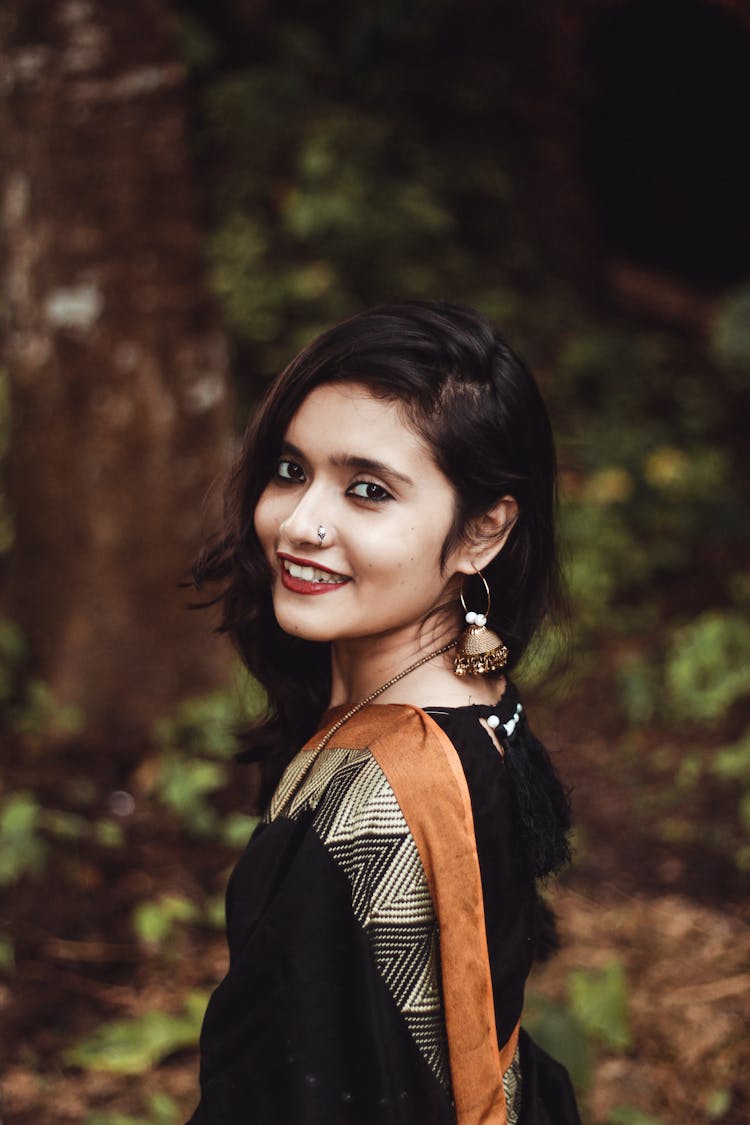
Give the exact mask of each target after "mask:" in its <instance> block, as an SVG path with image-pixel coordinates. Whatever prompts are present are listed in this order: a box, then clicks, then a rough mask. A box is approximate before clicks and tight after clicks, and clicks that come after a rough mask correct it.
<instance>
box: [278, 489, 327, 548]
mask: <svg viewBox="0 0 750 1125" xmlns="http://www.w3.org/2000/svg"><path fill="white" fill-rule="evenodd" d="M323 508H324V505H323V502H322V498H321V497H320V494H319V493H318V492H317V490H313V489H308V490H307V492H305V494H304V496H301V497H300V498H299V500H298V501H297V503H296V505H295V506H294V508H293V509H292V511H291V512H290V513H289V515H288V516H287V517H286V519H284V520H282V523H281V527H280V531H281V533H282V535H284V536H285V537H286V538H287V539H288V540H289V542H290V543H299V544H303V543H304V544H310V543H311V544H314V545H315V546H316V547H328V546H330V544H331V543H332V541H333V535H332V533H331V529H332V521H331V519H330V517H326V516H325V513H324V510H323Z"/></svg>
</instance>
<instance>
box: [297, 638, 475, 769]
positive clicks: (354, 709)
mask: <svg viewBox="0 0 750 1125" xmlns="http://www.w3.org/2000/svg"><path fill="white" fill-rule="evenodd" d="M455 647H456V642H455V641H451V643H450V644H448V645H443V647H442V648H436V649H435V651H434V652H428V653H427V655H426V656H420V658H419V660H415V661H414V663H413V664H410V665H409V667H408V668H404V669H403V671H401V672H398V673H397V674H396V675H395V676H391V678H390V680H386V682H385V683H384V684H381V685H380V687H379V688H375V691H371V692H370V694H369V695H368V696H366V697H365V698H364V699H362V700H360V702H359V703H355V705H354V707H352V708H351V709H350V710H349V711H347V712H346V714H345V715H342V716H341V718H340V719H337V720H336V722H335V723H334V724H333V726H332V727H331V728H330V730H327V731H326V733H325V734H324V735H323V737H322V738H321V740H320V742H319V743H318V745H317V746H316V747H315V749H316V751H317V750H322V749H323V747H324V746H326V745H327V743H328V742H329V740H330V739H331V738H333V736H334V734H336V731H339V730H341V728H342V727H343V725H344V723H348V722H349V720H350V719H351V717H352V715H356V714H357V712H358V711H361V710H362V708H363V707H366V706H367V704H368V703H372V701H373V699H376V698H377V697H378V696H379V695H382V694H383V692H384V691H387V690H388V688H389V687H393V685H394V684H396V683H398V681H399V680H403V678H404V676H408V675H409V673H410V672H413V671H414V670H415V669H416V668H421V667H422V665H423V664H426V663H427V661H428V660H434V658H435V657H436V656H441V655H442V653H444V652H448V651H449V650H450V649H452V648H455Z"/></svg>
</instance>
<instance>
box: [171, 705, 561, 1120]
mask: <svg viewBox="0 0 750 1125" xmlns="http://www.w3.org/2000/svg"><path fill="white" fill-rule="evenodd" d="M368 714H369V716H370V722H369V725H367V723H368V719H367V716H368ZM491 715H496V716H497V725H496V729H495V734H496V736H497V737H498V739H499V741H500V743H501V745H502V747H503V753H502V754H500V753H498V750H497V746H496V745H495V742H494V741H493V739H492V738H491V737H490V736H489V735H488V734H487V731H486V730H485V728H484V727H483V725H482V724H481V722H480V719H481V718H485V719H486V718H488V717H489V716H491ZM333 717H335V714H334V716H333ZM324 718H325V719H326V720H327V723H328V725H329V726H330V725H331V722H332V721H333V719H332V718H331V716H330V715H328V716H324ZM492 722H493V724H494V723H495V720H492ZM373 724H374V725H373ZM438 728H439V730H440V732H442V735H441V734H440V733H439V732H438V733H436V732H437V731H438ZM323 729H325V724H324V725H323ZM444 735H447V739H446V738H444V737H443V736H444ZM420 738H421V739H422V741H421V742H420V745H419V747H415V743H416V742H418V741H419V739H420ZM384 743H388V744H389V745H390V747H391V757H390V759H389V758H387V757H385V756H384V755H383V753H382V752H381V748H382V745H383V744H384ZM438 743H442V748H443V749H444V750H445V749H446V748H447V751H448V754H449V756H453V757H456V756H457V763H460V768H457V769H454V774H455V773H457V774H460V775H461V776H455V777H454V778H453V779H452V780H449V781H446V780H445V779H446V778H448V779H450V767H451V762H448V765H447V767H446V766H445V761H444V760H440V761H439V760H438V758H436V757H435V754H437V753H439V746H438ZM314 747H315V740H312V741H311V743H310V744H308V747H307V748H305V749H303V750H302V751H301V752H300V753H299V754H298V755H297V756H296V757H295V758H294V760H293V761H292V763H291V764H290V766H289V767H288V769H287V771H286V772H285V774H284V776H283V778H282V780H281V782H280V783H279V786H278V788H277V789H276V792H275V794H274V797H273V800H272V802H271V806H270V808H269V810H268V812H267V814H266V816H265V818H264V820H263V822H262V823H261V824H260V825H259V826H258V828H257V829H256V831H255V833H254V834H253V837H252V839H251V840H250V843H249V844H248V847H247V849H246V851H245V853H244V854H243V856H242V857H241V859H240V861H239V862H238V864H237V866H236V868H235V870H234V872H233V874H232V877H231V880H230V884H229V889H228V894H227V934H228V941H229V949H230V968H229V972H228V973H227V976H226V977H225V979H224V980H223V982H222V983H221V984H220V985H219V987H218V988H217V989H216V991H215V993H214V995H213V996H212V998H211V1001H210V1004H209V1007H208V1010H207V1013H206V1018H205V1021H204V1026H203V1032H202V1035H201V1101H200V1104H199V1106H198V1108H197V1109H196V1111H195V1113H194V1115H193V1117H192V1118H191V1120H190V1123H189V1125H220V1123H221V1125H240V1123H242V1125H371V1123H372V1125H376V1123H377V1125H432V1123H434V1125H454V1123H456V1122H458V1125H474V1123H477V1125H479V1123H480V1122H481V1123H484V1125H490V1123H492V1125H504V1123H505V1122H506V1121H507V1122H508V1125H578V1122H579V1118H578V1113H577V1110H576V1106H575V1099H574V1095H573V1092H572V1088H571V1086H570V1082H569V1079H568V1076H567V1073H566V1072H565V1070H564V1069H563V1068H562V1067H561V1066H560V1065H559V1064H558V1063H556V1062H555V1061H554V1060H552V1059H551V1058H550V1057H549V1056H548V1055H546V1054H545V1052H543V1051H542V1050H541V1049H540V1048H539V1047H538V1046H537V1045H536V1044H534V1043H533V1041H532V1040H531V1039H530V1038H529V1037H528V1036H527V1035H526V1034H525V1033H524V1032H523V1031H522V1030H521V1031H520V1033H519V1030H518V1023H519V1020H520V1016H521V1010H522V1007H523V993H524V984H525V980H526V977H527V975H528V972H529V969H530V967H531V964H532V962H533V960H534V958H535V956H537V955H539V954H540V953H541V954H544V952H545V950H546V947H547V946H548V945H549V943H550V928H549V924H548V923H549V919H548V916H546V915H545V912H544V909H543V908H542V906H541V904H540V901H539V898H538V896H537V892H536V885H535V876H536V875H539V874H543V873H546V872H547V871H549V870H551V869H553V868H554V867H556V866H559V864H560V863H561V862H562V861H563V860H564V859H565V857H566V855H567V845H566V831H567V827H568V823H567V802H566V799H565V795H564V793H563V791H562V789H561V787H560V784H559V782H558V781H557V779H556V777H555V775H554V772H553V771H552V767H551V765H550V764H549V761H548V759H547V756H546V754H545V752H544V751H543V749H542V748H541V746H540V745H539V743H538V742H536V740H535V739H534V738H533V735H531V732H530V731H529V729H528V726H527V724H526V719H525V714H524V712H523V708H522V707H521V704H520V702H519V700H518V696H517V694H516V692H515V689H514V688H513V686H512V685H511V684H508V686H507V688H506V691H505V693H504V695H503V698H502V699H501V701H500V702H499V703H498V705H497V706H496V707H459V708H446V709H440V708H426V709H425V710H424V711H419V710H418V709H415V708H406V707H394V706H390V707H389V706H387V705H386V706H384V705H377V704H375V705H370V707H368V708H366V709H365V711H364V712H362V713H360V715H359V716H356V717H355V719H353V720H350V722H349V723H347V724H345V726H344V727H343V728H342V729H341V730H340V731H339V732H338V734H337V735H336V738H335V740H332V741H331V742H330V743H329V744H328V745H327V746H326V747H325V749H323V750H322V751H319V752H318V751H316V750H315V749H314ZM394 751H395V754H394V753H393V752H394ZM408 753H412V754H414V753H416V754H417V756H416V757H412V759H411V760H412V761H416V762H417V763H419V764H418V766H417V767H416V769H412V775H411V777H410V779H409V780H410V788H411V795H409V794H408V793H406V791H402V789H401V787H400V783H399V782H398V779H397V775H394V774H393V773H392V772H391V770H390V767H389V766H388V764H387V763H388V762H389V761H390V762H393V761H399V762H402V763H403V762H404V761H407V754H408ZM399 768H401V767H399ZM441 770H442V771H443V772H442V773H441ZM441 778H442V779H443V780H441ZM454 782H455V785H454ZM456 786H458V789H460V788H461V787H462V786H463V788H464V791H465V793H466V795H467V800H466V806H467V809H468V817H469V819H468V823H469V824H470V826H471V828H470V832H469V833H467V832H465V831H464V832H463V834H462V832H461V831H460V830H458V831H456V830H454V829H453V828H452V827H451V825H452V824H453V818H452V813H453V811H454V810H455V807H456V804H457V800H458V798H457V797H456V795H455V794H456V792H458V789H456ZM448 788H450V789H451V791H450V793H448V794H447V796H446V790H447V789H448ZM409 802H411V803H409ZM415 802H416V803H415ZM441 802H442V803H441ZM420 806H421V807H420ZM440 809H442V810H444V811H445V812H446V813H447V815H445V816H443V814H442V813H441V812H440V811H439V810H440ZM436 810H437V811H436ZM421 821H424V822H425V823H426V825H427V828H426V829H424V825H421V824H420V822H421ZM465 823H466V822H465ZM466 835H471V836H472V839H471V840H470V841H469V843H470V848H469V851H471V852H472V853H473V856H474V862H475V864H477V863H478V878H477V884H478V886H479V895H480V899H479V902H480V917H482V918H483V923H484V925H483V927H482V929H483V932H481V933H472V934H471V938H470V940H469V941H467V940H466V939H465V936H464V938H461V933H463V934H464V935H465V934H466V932H467V931H466V929H464V930H463V931H461V932H460V933H459V932H458V930H457V927H460V925H461V924H468V923H466V919H463V920H462V919H461V918H458V917H454V916H456V915H459V914H461V913H462V907H463V898H464V894H463V890H462V887H461V885H460V883H459V884H457V883H456V878H457V877H458V878H460V874H459V876H456V875H455V873H451V872H452V870H453V868H452V862H453V860H452V857H453V852H454V851H456V852H457V851H459V850H461V849H462V847H463V844H464V843H465V841H464V840H463V838H462V837H463V836H466ZM452 841H453V843H452ZM454 843H455V844H456V846H455V847H454V846H453V845H454ZM451 849H453V850H451ZM428 853H429V854H428ZM457 862H458V863H459V868H457V869H456V870H457V871H469V874H470V868H468V867H465V866H464V867H463V868H461V867H460V864H461V863H466V862H468V863H469V864H470V863H471V855H469V856H468V858H467V857H466V856H464V857H463V858H462V857H459V858H458V860H457ZM449 868H450V871H449ZM450 879H453V883H452V884H451V886H448V882H449V880H450ZM466 887H467V889H466V897H467V899H468V898H470V891H469V880H468V879H467V883H466ZM457 888H458V893H457ZM451 895H452V896H453V897H452V898H451V897H450V896H451ZM462 942H463V944H462ZM485 942H486V947H485V944H484V943H485ZM474 945H476V946H477V948H479V947H480V946H481V957H483V958H484V963H485V964H488V971H487V979H488V981H490V980H491V993H489V995H490V1000H489V1009H490V1011H489V1018H488V1021H487V1028H488V1033H487V1036H486V1037H485V1038H489V1037H492V1038H493V1044H492V1049H493V1051H494V1057H493V1059H492V1060H490V1062H489V1064H488V1063H487V1059H486V1058H482V1059H479V1061H477V1050H476V1049H475V1048H476V1043H474V1045H472V1044H471V1043H469V1042H468V1040H469V1038H470V1036H471V1034H472V1033H473V1032H472V1029H471V1028H469V1027H468V1023H471V1022H472V1021H473V1020H474V1011H473V1007H472V1003H473V1002H472V1001H470V1000H468V999H467V1003H468V1004H469V1007H468V1008H466V1007H465V1008H464V1009H463V1014H462V1010H461V1009H460V1005H461V1002H462V995H461V994H462V978H461V973H462V972H463V971H464V967H463V962H464V958H465V959H466V966H465V972H466V991H467V997H470V996H472V995H473V993H472V992H471V989H472V987H473V985H472V980H473V978H471V979H470V977H471V974H472V973H473V972H474V966H475V965H476V964H477V963H478V960H477V958H476V957H474V950H473V949H470V948H469V947H470V946H474ZM481 957H480V958H479V960H481ZM456 998H457V999H456ZM464 999H466V998H464ZM467 1012H468V1016H467ZM493 1017H494V1020H493ZM465 1025H466V1026H465ZM477 1026H479V1027H480V1029H481V1027H482V1026H483V1025H481V1023H480V1024H479V1025H477ZM473 1034H474V1035H475V1039H476V1034H475V1032H474V1033H473ZM494 1037H496V1039H495V1038H494ZM485 1046H487V1047H488V1048H489V1046H490V1044H489V1043H486V1044H482V1045H481V1051H480V1052H479V1053H480V1054H481V1053H482V1051H484V1048H485ZM498 1052H499V1054H498ZM484 1054H485V1055H486V1051H484ZM498 1058H499V1060H500V1068H499V1069H498V1070H496V1071H494V1072H492V1073H496V1074H497V1076H498V1077H497V1081H495V1089H494V1090H493V1089H490V1091H489V1101H488V1100H487V1096H486V1094H485V1095H481V1096H480V1095H479V1094H478V1095H477V1099H474V1098H473V1085H472V1083H473V1081H474V1078H473V1076H474V1075H475V1074H476V1075H481V1076H482V1077H481V1078H477V1080H476V1084H477V1086H481V1083H482V1082H483V1081H485V1079H486V1076H487V1074H488V1071H487V1065H490V1066H494V1065H495V1064H496V1063H497V1060H498ZM475 1065H476V1066H478V1067H479V1070H476V1069H472V1068H473V1067H475ZM492 1073H490V1078H489V1080H490V1085H492V1082H493V1078H492ZM482 1096H484V1101H482V1100H481V1097H482Z"/></svg>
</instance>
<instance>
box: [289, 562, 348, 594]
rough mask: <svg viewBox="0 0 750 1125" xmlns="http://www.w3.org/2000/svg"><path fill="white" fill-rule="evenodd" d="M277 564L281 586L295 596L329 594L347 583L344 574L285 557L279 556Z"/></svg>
mask: <svg viewBox="0 0 750 1125" xmlns="http://www.w3.org/2000/svg"><path fill="white" fill-rule="evenodd" d="M279 562H280V563H281V568H280V574H281V584H282V586H284V587H285V588H286V589H287V590H292V591H293V592H294V593H295V594H330V593H331V592H332V591H333V590H340V589H341V587H342V586H345V585H346V584H347V582H349V578H348V577H347V576H346V575H345V574H336V573H334V571H331V570H328V569H327V568H326V567H316V566H313V565H312V563H304V564H303V563H301V562H296V561H295V560H292V559H290V558H287V557H285V556H279Z"/></svg>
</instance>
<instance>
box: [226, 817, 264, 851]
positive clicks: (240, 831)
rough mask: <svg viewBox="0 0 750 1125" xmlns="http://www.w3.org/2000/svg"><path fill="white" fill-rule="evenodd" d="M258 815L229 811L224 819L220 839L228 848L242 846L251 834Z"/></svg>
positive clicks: (258, 818)
mask: <svg viewBox="0 0 750 1125" xmlns="http://www.w3.org/2000/svg"><path fill="white" fill-rule="evenodd" d="M259 820H260V817H257V816H246V815H245V813H231V814H230V815H229V816H228V817H227V818H226V819H225V821H224V824H223V825H222V829H221V839H222V841H223V842H224V843H225V844H228V845H229V847H230V848H243V847H244V846H245V844H246V843H247V842H248V840H249V839H250V837H251V836H252V834H253V832H254V831H255V828H256V826H257V824H258V821H259Z"/></svg>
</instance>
